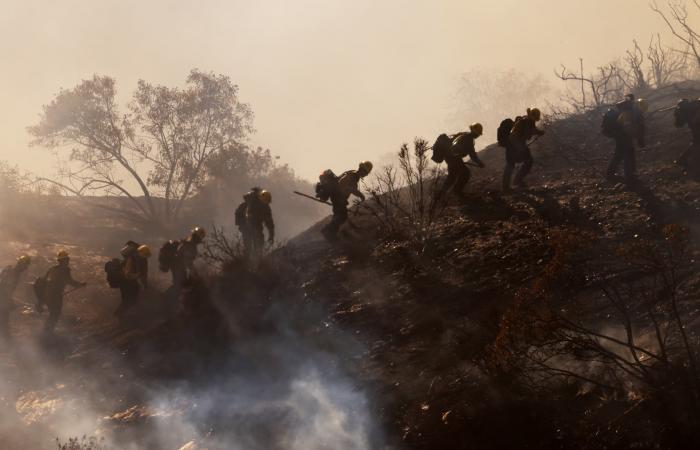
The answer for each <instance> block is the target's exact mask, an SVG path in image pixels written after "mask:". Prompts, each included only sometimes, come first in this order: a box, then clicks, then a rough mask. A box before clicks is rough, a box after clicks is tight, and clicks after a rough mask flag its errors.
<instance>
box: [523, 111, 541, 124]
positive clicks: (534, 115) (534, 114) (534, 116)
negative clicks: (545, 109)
mask: <svg viewBox="0 0 700 450" xmlns="http://www.w3.org/2000/svg"><path fill="white" fill-rule="evenodd" d="M527 116H528V117H529V118H530V119H532V120H534V121H535V122H537V121H539V120H540V119H541V118H542V113H541V112H540V110H539V108H534V107H533V108H528V109H527Z"/></svg>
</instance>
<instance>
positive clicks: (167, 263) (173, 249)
mask: <svg viewBox="0 0 700 450" xmlns="http://www.w3.org/2000/svg"><path fill="white" fill-rule="evenodd" d="M178 248H180V241H173V240H170V241H167V242H166V243H164V244H163V246H162V247H161V248H160V251H159V252H158V268H159V269H160V271H161V272H168V271H169V270H170V269H171V268H172V266H173V264H174V263H175V260H176V259H177V250H178Z"/></svg>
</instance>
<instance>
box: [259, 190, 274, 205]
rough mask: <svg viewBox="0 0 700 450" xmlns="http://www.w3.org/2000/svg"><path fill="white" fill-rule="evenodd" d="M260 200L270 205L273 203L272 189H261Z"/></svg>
mask: <svg viewBox="0 0 700 450" xmlns="http://www.w3.org/2000/svg"><path fill="white" fill-rule="evenodd" d="M260 200H262V201H263V202H264V203H267V204H268V205H269V204H270V203H272V194H270V191H266V190H265V189H263V190H262V191H260Z"/></svg>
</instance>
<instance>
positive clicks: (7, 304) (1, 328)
mask: <svg viewBox="0 0 700 450" xmlns="http://www.w3.org/2000/svg"><path fill="white" fill-rule="evenodd" d="M31 262H32V259H31V257H29V256H28V255H22V256H20V257H19V258H17V262H16V263H15V265H14V266H7V267H5V268H4V269H2V272H0V335H2V336H3V337H5V338H9V337H10V328H9V326H10V312H11V311H12V309H14V302H13V300H12V293H13V292H14V291H15V289H17V285H18V284H19V280H20V278H22V274H24V272H26V270H27V268H29V265H30V264H31Z"/></svg>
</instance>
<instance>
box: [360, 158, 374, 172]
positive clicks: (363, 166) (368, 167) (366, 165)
mask: <svg viewBox="0 0 700 450" xmlns="http://www.w3.org/2000/svg"><path fill="white" fill-rule="evenodd" d="M372 167H374V166H373V165H372V162H371V161H362V162H361V163H360V170H362V171H364V172H366V173H367V174H369V173H370V172H372Z"/></svg>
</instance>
